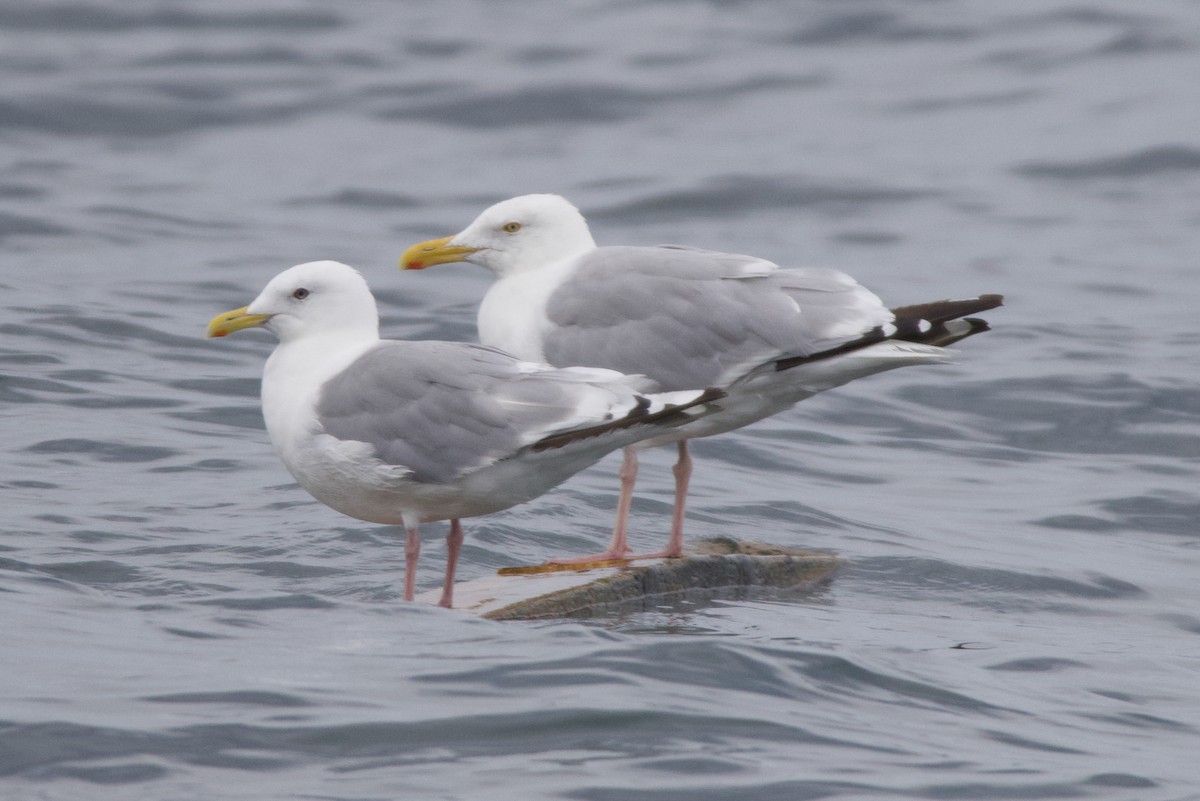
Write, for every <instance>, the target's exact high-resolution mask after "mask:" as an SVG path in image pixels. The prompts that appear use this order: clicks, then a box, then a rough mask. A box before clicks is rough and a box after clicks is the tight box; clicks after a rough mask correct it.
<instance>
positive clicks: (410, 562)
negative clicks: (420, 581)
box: [404, 523, 421, 601]
mask: <svg viewBox="0 0 1200 801" xmlns="http://www.w3.org/2000/svg"><path fill="white" fill-rule="evenodd" d="M405 530H406V531H407V532H408V538H407V539H406V540H405V541H404V600H406V601H411V600H412V599H413V593H414V591H415V590H416V587H417V559H419V558H420V556H421V537H420V535H419V534H417V524H416V523H413V524H411V525H408V526H405Z"/></svg>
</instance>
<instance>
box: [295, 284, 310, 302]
mask: <svg viewBox="0 0 1200 801" xmlns="http://www.w3.org/2000/svg"><path fill="white" fill-rule="evenodd" d="M292 297H293V298H295V299H296V300H304V299H305V298H307V297H308V290H307V289H305V288H304V287H300V288H299V289H297V290H296V291H295V292H293V293H292Z"/></svg>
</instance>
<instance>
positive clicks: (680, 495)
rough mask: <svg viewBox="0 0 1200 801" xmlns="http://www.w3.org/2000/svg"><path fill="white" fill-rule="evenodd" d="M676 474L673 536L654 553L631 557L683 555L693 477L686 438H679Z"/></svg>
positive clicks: (671, 556)
mask: <svg viewBox="0 0 1200 801" xmlns="http://www.w3.org/2000/svg"><path fill="white" fill-rule="evenodd" d="M671 472H672V473H674V474H675V509H674V511H673V512H672V514H671V537H670V539H668V540H667V547H666V548H663V549H662V550H661V551H655V552H654V553H639V554H635V555H633V556H630V557H629V558H630V559H676V558H678V557H680V556H683V512H684V507H685V506H686V505H687V493H688V483H689V482H690V481H691V479H692V455H691V454H690V453H689V452H688V444H687V440H686V439H681V440H679V460H678V461H676V462H675V466H674V467H673V468H671Z"/></svg>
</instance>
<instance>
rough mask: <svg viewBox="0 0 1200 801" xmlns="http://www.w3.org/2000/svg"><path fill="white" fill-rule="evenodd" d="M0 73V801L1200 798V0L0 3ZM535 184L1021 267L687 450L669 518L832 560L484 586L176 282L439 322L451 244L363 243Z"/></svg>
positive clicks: (846, 251) (721, 234)
mask: <svg viewBox="0 0 1200 801" xmlns="http://www.w3.org/2000/svg"><path fill="white" fill-rule="evenodd" d="M0 75H2V76H3V81H0V245H2V248H3V250H2V253H3V255H2V257H0V258H2V263H3V271H2V272H0V288H2V290H3V292H2V294H0V303H2V304H3V317H2V318H0V326H2V328H0V330H2V332H3V339H2V340H0V360H2V365H0V415H2V420H3V430H4V436H3V446H2V455H0V458H2V459H3V464H2V469H0V487H2V488H3V495H2V498H3V512H2V513H0V593H2V595H0V601H2V603H3V606H2V609H0V676H3V681H2V682H0V797H3V798H6V799H7V798H12V799H55V800H57V799H79V798H91V799H107V798H113V799H128V798H148V799H150V798H153V799H218V798H219V799H255V800H256V801H261V800H262V799H301V798H311V799H347V800H349V799H355V800H356V801H358V800H361V799H423V798H440V799H484V798H486V799H580V800H582V801H618V800H619V799H638V800H639V801H725V800H726V799H744V801H794V800H795V799H816V798H846V799H866V798H872V799H874V798H916V799H926V798H929V799H932V798H938V799H1014V798H1022V799H1049V798H1098V799H1109V798H1111V799H1133V798H1136V799H1163V800H1167V799H1172V800H1174V799H1195V798H1200V767H1198V763H1197V759H1196V754H1197V753H1200V590H1198V589H1197V577H1198V576H1200V549H1198V545H1200V496H1198V495H1197V478H1198V474H1200V386H1198V384H1197V368H1198V367H1200V356H1198V353H1200V333H1198V330H1200V329H1198V327H1197V323H1196V309H1195V307H1196V297H1197V295H1196V292H1197V286H1198V280H1200V279H1198V278H1197V268H1198V264H1197V258H1198V256H1197V254H1200V95H1198V94H1197V90H1196V83H1197V75H1200V7H1198V6H1197V5H1196V4H1195V3H1193V2H1184V0H1179V2H1166V1H1165V0H1162V1H1160V0H1152V1H1151V2H1145V3H1136V4H1135V3H1125V2H1119V0H1108V2H1089V1H1088V0H1081V1H1080V2H1057V1H1051V2H1034V1H1033V0H1019V1H1018V2H1006V3H991V4H989V3H967V2H964V3H951V2H918V1H917V0H907V1H905V2H882V0H879V1H877V2H865V1H864V2H859V1H858V0H850V1H849V2H820V1H819V0H808V1H806V2H799V3H791V4H785V3H778V2H775V0H762V1H761V2H756V1H755V0H748V1H747V2H715V1H714V2H707V3H706V2H688V1H687V0H684V1H683V2H655V1H654V0H628V1H627V2H600V1H599V0H591V1H589V0H570V1H569V2H557V1H555V2H551V0H542V1H540V2H537V1H533V2H521V3H503V4H501V3H485V2H466V1H465V0H450V1H449V2H439V3H436V4H435V3H428V4H418V3H389V2H357V3H317V2H307V3H306V2H301V1H300V0H274V1H273V2H261V3H244V2H238V1H236V0H197V1H196V2H182V1H180V2H169V1H168V0H157V1H152V0H128V1H124V0H123V1H122V2H117V0H96V1H93V0H80V1H79V2H59V0H6V2H4V3H3V4H2V5H0ZM530 191H556V192H560V193H563V194H565V195H567V196H568V197H570V198H571V199H572V200H573V201H575V202H576V203H577V204H578V205H580V206H581V207H582V208H583V210H584V211H585V213H587V214H588V216H589V218H590V220H591V221H592V224H593V229H594V232H595V234H596V236H597V239H598V240H600V241H601V242H602V243H610V244H652V243H657V242H684V243H687V244H692V245H698V246H704V247H712V248H720V249H726V250H733V251H739V252H749V253H754V254H756V255H760V256H764V257H767V258H770V259H773V260H775V261H778V262H780V263H782V264H785V265H803V264H819V265H825V266H832V267H837V268H840V269H844V270H846V271H848V272H850V273H852V274H853V275H855V276H856V277H858V278H859V279H860V280H861V281H863V282H864V283H866V284H867V285H868V286H870V287H872V288H873V289H875V290H876V291H877V292H878V293H879V294H881V295H882V296H883V297H884V298H885V299H886V300H888V301H889V302H891V303H893V304H894V305H899V304H902V303H912V302H920V301H925V300H932V299H935V298H941V297H947V296H961V295H974V294H978V293H981V292H1002V293H1004V294H1005V295H1006V296H1007V298H1008V305H1007V306H1006V307H1005V308H1004V309H1000V310H997V311H996V312H993V313H991V314H989V315H988V316H989V319H991V321H992V323H993V326H994V329H995V330H994V331H993V332H992V333H989V334H987V335H985V336H980V337H977V338H974V339H972V340H971V341H969V342H966V343H964V344H963V345H962V347H961V351H962V354H961V357H960V359H959V361H958V364H956V365H955V366H952V367H948V368H940V369H932V368H929V369H912V370H903V371H897V372H893V373H889V374H886V375H883V376H877V377H875V378H872V379H868V380H865V381H862V382H859V383H857V384H855V385H852V386H849V387H845V388H843V389H840V390H837V391H834V392H830V393H827V394H825V395H822V396H819V397H817V398H815V399H813V400H811V401H808V402H806V403H804V404H801V405H800V406H798V407H797V408H795V409H794V410H792V411H791V412H789V413H786V414H783V415H780V416H778V417H776V418H774V419H772V420H769V421H766V422H763V423H761V424H759V425H757V426H755V427H752V428H750V429H746V430H742V431H739V432H736V433H733V434H730V435H726V436H723V437H719V438H714V439H711V440H705V441H701V442H699V443H697V444H696V446H695V454H696V457H697V469H696V476H695V479H694V483H693V486H694V494H693V498H692V507H691V508H692V514H691V518H690V534H691V535H692V536H693V537H700V536H704V535H709V536H712V535H733V536H739V537H746V538H753V539H760V540H767V541H772V542H777V543H780V544H782V545H787V546H793V547H809V548H815V549H820V550H826V551H832V552H835V553H837V554H839V555H840V556H842V557H843V558H844V560H845V568H844V569H843V570H842V571H841V572H840V573H839V574H838V575H837V576H836V578H835V579H834V580H833V581H832V582H831V583H829V584H828V585H827V586H826V587H824V588H822V589H821V590H819V591H816V592H814V593H810V594H806V595H801V596H793V597H779V598H771V599H761V598H760V599H757V600H754V599H750V600H737V599H729V600H725V601H719V602H716V603H713V604H709V605H704V606H695V607H689V606H681V605H678V604H677V605H674V606H671V607H668V608H664V609H663V610H661V611H659V612H655V613H647V614H640V615H631V616H626V617H610V618H605V619H600V620H595V621H590V622H587V623H580V622H561V621H560V622H547V623H537V624H524V623H503V624H502V623H493V622H486V621H480V620H476V619H472V618H470V617H469V616H467V615H465V614H462V613H459V612H447V611H445V610H440V609H437V608H432V607H429V606H424V605H418V604H406V603H404V602H403V601H402V600H401V599H400V576H401V575H402V566H403V548H402V544H401V537H400V533H399V532H398V531H397V530H395V529H388V528H379V527H375V526H370V525H366V524H360V523H358V522H357V521H354V520H351V519H348V518H344V517H341V516H339V515H337V514H336V513H334V512H332V511H330V510H328V509H326V508H325V507H323V506H321V505H320V504H318V503H316V502H315V501H313V500H311V499H310V498H309V497H308V496H307V495H306V494H305V493H304V492H302V491H301V490H300V489H299V488H298V487H297V486H296V485H294V484H293V483H292V482H291V481H290V480H289V477H288V475H287V474H286V472H285V471H284V470H283V468H282V466H281V465H280V464H279V463H278V462H277V460H276V457H275V456H274V454H273V452H272V451H271V448H270V446H269V444H268V442H267V438H266V434H265V432H264V430H263V428H262V423H261V419H260V416H259V409H258V404H257V390H258V376H259V373H260V370H261V367H262V362H263V359H264V358H265V356H266V355H267V353H268V352H269V350H270V347H271V342H270V341H269V339H268V338H267V337H265V336H258V335H255V334H253V333H251V334H248V335H245V336H239V337H235V338H233V339H231V340H220V341H206V340H204V339H203V338H202V333H203V328H204V324H205V323H206V322H207V320H208V319H209V317H211V316H212V315H213V314H215V313H216V312H219V311H222V310H225V309H228V308H231V307H233V306H238V305H242V304H243V303H245V302H248V301H249V300H250V299H251V298H252V297H253V296H254V295H255V294H256V293H257V291H258V289H259V288H260V287H261V286H262V285H263V284H264V283H265V282H266V280H267V279H268V278H270V277H271V276H272V275H274V274H275V273H276V272H278V271H280V270H282V269H284V268H285V267H288V266H290V265H291V264H294V263H296V262H299V261H308V260H311V259H316V258H336V259H339V260H342V261H346V262H349V263H351V264H354V265H355V266H357V267H359V268H360V269H361V270H363V271H364V273H365V274H366V275H367V277H368V279H369V280H370V282H371V283H372V285H373V286H374V287H375V288H376V290H377V293H378V296H379V298H380V302H381V309H382V312H383V315H384V328H385V331H386V332H387V333H388V334H389V335H391V336H396V337H409V338H449V339H470V338H472V337H473V336H474V308H475V306H476V305H477V303H478V301H479V298H480V297H481V296H482V294H483V292H484V291H485V290H486V288H487V285H488V279H487V276H485V275H484V274H483V272H482V271H479V270H477V269H475V268H471V267H466V266H447V267H441V268H438V269H436V270H430V271H427V272H425V273H414V274H403V275H402V274H400V273H398V272H397V271H396V269H395V260H396V258H397V256H398V255H399V253H400V252H401V251H402V250H403V249H404V248H405V247H407V246H408V245H410V244H412V243H413V242H415V241H418V240H421V239H426V238H430V237H433V236H440V235H445V234H449V233H453V232H454V231H457V230H459V229H460V228H462V227H463V226H465V224H466V223H467V222H468V221H469V220H470V219H471V218H473V217H474V215H475V214H476V213H477V212H478V211H480V210H481V209H482V208H483V207H485V206H486V205H488V204H490V203H492V202H494V201H496V200H499V199H502V198H504V197H508V196H511V195H515V194H520V193H524V192H530ZM670 455H671V454H669V453H666V452H655V453H652V454H649V455H647V457H646V458H645V459H644V462H643V464H644V467H643V470H642V475H641V482H640V487H641V491H640V493H639V497H638V500H637V502H636V504H635V509H634V515H635V521H634V527H635V530H634V535H633V536H634V541H635V545H636V546H639V547H651V546H654V545H656V544H657V543H658V542H660V541H661V540H662V538H663V536H664V535H665V532H666V529H667V527H668V525H669V516H670V493H671V485H670V473H669V470H668V469H667V468H668V466H669V463H670ZM616 468H617V464H616V460H615V458H612V457H610V458H609V459H608V460H606V461H605V462H603V463H602V464H601V465H600V466H598V467H596V468H594V469H592V470H590V471H588V472H586V473H584V474H581V475H579V476H577V477H576V478H574V479H572V480H571V481H570V482H568V483H567V484H565V485H563V486H562V487H560V488H558V489H557V490H555V491H553V492H552V493H550V494H548V495H547V496H545V497H543V498H541V499H539V500H537V501H535V502H533V503H530V504H527V505H525V506H522V507H519V508H516V509H513V510H510V511H508V512H506V513H503V514H498V515H494V516H491V517H488V518H485V519H479V520H472V521H469V525H468V529H467V531H468V540H467V545H466V549H465V552H464V563H463V564H462V566H461V567H460V576H461V578H462V579H464V580H469V579H472V578H479V577H482V576H485V575H488V574H490V573H491V572H493V571H494V570H495V569H496V568H497V567H500V566H503V565H510V564H524V563H532V562H538V561H540V560H542V559H544V558H546V557H547V556H551V555H556V554H562V553H568V552H572V551H583V550H585V549H589V548H596V547H598V546H600V545H602V544H603V543H604V541H605V540H606V538H607V533H608V526H609V523H610V517H611V513H612V508H613V505H614V496H613V491H614V488H615V484H616ZM427 528H428V530H427V531H426V535H427V544H426V549H425V554H424V557H423V561H422V572H421V575H420V583H421V585H422V587H423V588H426V589H432V588H434V587H436V586H437V583H438V580H439V576H440V572H441V569H442V564H443V555H444V554H443V548H442V543H441V537H442V534H443V533H444V528H442V527H440V526H436V525H434V526H429V527H427Z"/></svg>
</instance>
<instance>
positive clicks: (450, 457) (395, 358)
mask: <svg viewBox="0 0 1200 801" xmlns="http://www.w3.org/2000/svg"><path fill="white" fill-rule="evenodd" d="M256 327H262V328H265V329H267V330H268V331H270V332H271V333H273V334H274V335H275V336H276V337H277V338H278V340H279V344H278V345H277V346H276V347H275V349H274V351H273V352H272V353H271V355H270V357H269V358H268V359H267V362H266V367H265V368H264V371H263V381H262V407H263V417H264V419H265V421H266V427H267V433H268V435H269V436H270V439H271V442H272V444H273V445H274V446H275V450H276V451H277V452H278V454H279V456H280V458H281V459H282V460H283V463H284V465H285V466H286V467H287V469H288V471H289V472H290V473H291V474H292V476H294V477H295V479H296V481H297V482H299V484H300V486H302V487H303V488H304V489H305V490H307V491H308V492H309V493H311V494H312V495H313V496H314V497H315V498H316V499H317V500H319V501H321V502H322V503H324V504H326V505H328V506H330V507H332V508H333V509H335V510H337V511H339V512H341V513H343V514H346V515H350V516H351V517H355V518H358V519H360V520H365V521H368V522H371V523H381V524H387V525H402V526H404V528H405V529H406V532H407V539H406V543H405V578H404V598H405V599H406V600H412V598H413V592H414V586H415V577H416V565H417V558H418V556H419V554H420V538H419V536H418V527H419V525H420V524H421V523H426V522H431V521H436V520H449V521H450V531H449V534H448V535H447V537H446V543H447V562H446V574H445V581H444V583H443V587H442V596H441V601H440V605H442V606H446V607H449V606H451V605H452V602H453V588H454V573H455V568H456V566H457V562H458V556H459V551H460V549H461V546H462V541H463V532H462V526H461V524H460V522H459V520H460V518H463V517H473V516H477V515H486V514H491V513H493V512H497V511H500V510H502V509H507V508H509V507H510V506H514V505H515V504H518V503H523V502H525V501H528V500H530V499H532V498H536V497H537V496H539V495H542V494H543V493H545V492H546V491H548V490H549V489H551V488H552V487H554V486H556V485H558V484H560V483H561V482H563V481H565V480H566V479H567V478H569V477H570V476H572V475H574V474H575V473H577V472H579V471H580V470H583V469H584V468H586V467H589V466H591V465H592V464H594V463H596V462H597V461H598V460H600V459H601V458H603V457H604V456H605V455H607V454H608V453H610V452H612V451H614V450H618V449H620V448H624V447H628V446H630V445H632V444H633V443H634V442H637V441H638V440H641V439H644V438H646V437H652V436H658V435H661V434H663V433H664V432H666V431H670V430H673V429H674V428H675V427H676V426H686V425H689V424H692V423H694V422H698V421H699V420H701V419H703V415H704V414H705V413H707V412H709V411H711V409H712V408H714V407H712V406H711V404H712V403H713V402H714V401H716V400H717V399H719V398H720V397H722V395H723V394H724V393H723V392H721V391H720V390H716V389H708V390H685V391H677V392H676V391H672V392H665V393H654V394H645V393H643V392H642V391H641V389H640V388H639V386H640V385H642V384H645V381H644V379H639V378H637V377H632V376H625V375H622V374H620V373H618V372H615V371H612V370H607V369H595V368H585V367H572V368H567V369H558V368H554V367H550V366H549V365H545V364H537V363H531V362H529V361H525V360H522V359H519V358H517V357H514V356H511V355H509V354H507V353H504V352H502V351H500V350H497V349H495V348H491V347H486V346H483V345H474V344H466V343H459V342H404V341H396V340H384V339H380V337H379V315H378V312H377V310H376V305H375V299H374V297H373V296H372V294H371V291H370V289H369V288H368V286H367V283H366V281H365V280H364V279H363V277H362V276H361V275H360V274H359V273H358V272H357V271H356V270H354V269H353V268H351V267H349V266H347V265H345V264H340V263H338V262H332V261H318V262H309V263H307V264H300V265H297V266H295V267H292V268H291V269H288V270H285V271H284V272H282V273H280V274H279V275H277V276H276V277H275V278H274V279H272V280H271V281H270V283H268V284H267V286H266V288H265V289H263V291H262V293H261V294H259V296H258V297H257V298H256V299H255V300H254V301H253V302H251V303H250V304H249V305H248V306H244V307H242V308H240V309H234V310H233V311H229V312H225V313H223V314H219V315H217V316H216V317H214V318H213V319H212V321H211V322H210V323H209V326H208V335H209V336H210V337H223V336H226V335H227V334H231V333H233V332H235V331H238V330H241V329H248V328H256Z"/></svg>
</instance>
